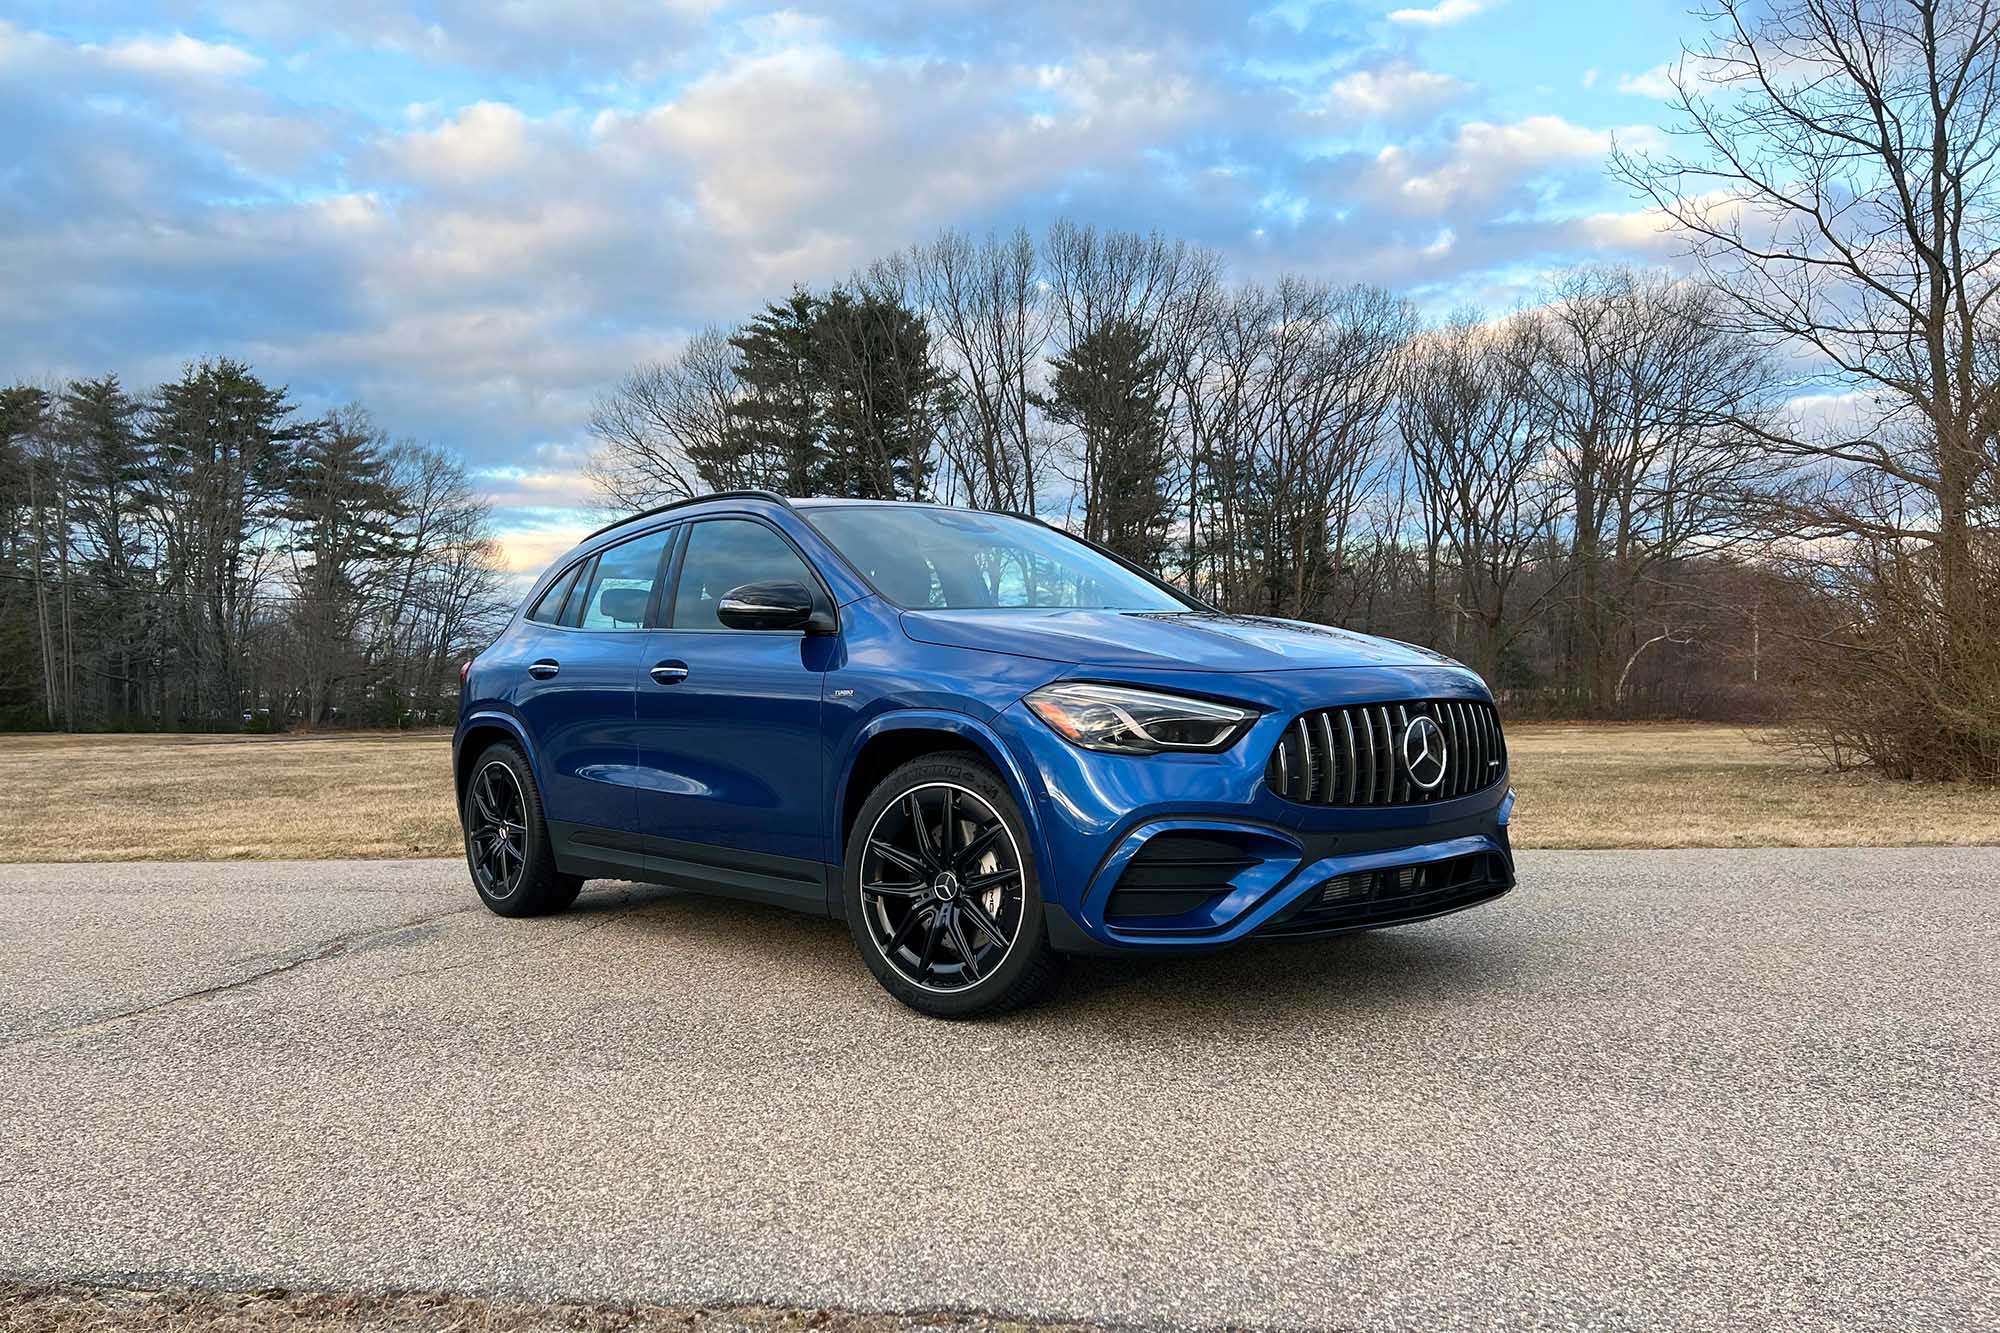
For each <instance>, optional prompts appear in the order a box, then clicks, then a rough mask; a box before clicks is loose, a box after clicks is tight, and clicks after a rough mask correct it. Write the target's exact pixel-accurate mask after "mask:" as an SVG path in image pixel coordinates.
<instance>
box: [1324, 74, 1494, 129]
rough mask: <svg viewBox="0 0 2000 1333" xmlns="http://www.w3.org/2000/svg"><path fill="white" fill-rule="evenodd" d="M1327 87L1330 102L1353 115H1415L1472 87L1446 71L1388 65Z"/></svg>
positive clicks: (1350, 76) (1466, 91)
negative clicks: (1438, 71)
mask: <svg viewBox="0 0 2000 1333" xmlns="http://www.w3.org/2000/svg"><path fill="white" fill-rule="evenodd" d="M1327 91H1328V100H1329V102H1330V103H1331V104H1332V105H1335V106H1338V107H1341V108H1343V109H1344V110H1347V111H1350V112H1353V113H1355V114H1357V115H1364V116H1377V117H1393V116H1405V117H1415V116H1421V115H1425V114H1428V113H1429V112H1432V111H1435V110H1436V109H1437V108H1439V107H1441V106H1444V105H1445V104H1447V103H1450V102H1453V101H1456V100H1458V99H1459V98H1461V97H1464V96H1466V95H1467V94H1468V93H1470V92H1471V91H1472V89H1471V86H1470V85H1469V84H1467V83H1465V82H1463V81H1462V80H1459V79H1455V78H1453V77H1451V76H1450V75H1449V74H1439V73H1437V72H1435V71H1433V70H1427V69H1417V68H1415V67H1413V66H1410V65H1389V66H1384V67H1383V68H1381V69H1363V70H1356V71H1355V72H1354V73H1352V74H1347V75H1344V76H1342V77H1341V78H1338V79H1336V80H1334V82H1333V85H1332V87H1330V88H1329V89H1328V90H1327Z"/></svg>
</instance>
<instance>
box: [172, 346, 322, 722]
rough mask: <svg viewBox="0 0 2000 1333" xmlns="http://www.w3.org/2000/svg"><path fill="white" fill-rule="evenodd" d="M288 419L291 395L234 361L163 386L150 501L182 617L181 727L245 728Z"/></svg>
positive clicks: (175, 628)
mask: <svg viewBox="0 0 2000 1333" xmlns="http://www.w3.org/2000/svg"><path fill="white" fill-rule="evenodd" d="M291 415H292V406H291V403H290V402H289V401H287V399H286V397H285V391H284V390H283V389H274V388H272V387H270V386H269V385H267V384H265V383H264V382H263V381H262V380H260V379H258V378H257V377H256V376H255V375H254V374H252V373H251V371H250V368H249V367H248V366H246V365H243V364H242V363H241V362H237V361H231V360H227V359H224V360H219V361H212V362H210V361H205V362H202V363H201V364H199V365H192V366H189V367H188V368H187V369H186V370H185V371H183V372H182V374H181V377H180V379H178V380H176V381H174V382H173V383H171V384H165V385H162V386H160V390H159V394H158V397H157V400H156V402H155V404H154V407H153V412H152V421H151V428H150V432H149V443H150V445H151V447H152V452H153V459H152V467H151V468H150V470H149V471H150V475H149V477H148V481H147V503H148V505H149V507H150V508H151V509H152V510H153V512H154V513H155V514H156V515H157V517H158V519H159V521H160V524H161V528H162V538H163V540H162V546H163V550H162V551H161V566H162V576H163V583H164V584H165V586H166V587H167V588H168V589H169V590H170V592H171V593H172V594H173V595H172V597H171V598H170V602H171V608H172V611H173V614H174V617H175V620H174V624H173V625H172V627H171V633H170V634H169V636H168V637H169V641H170V645H171V649H172V653H173V657H174V658H175V661H174V662H173V664H172V665H171V666H170V668H169V670H168V671H167V673H166V677H167V679H168V680H169V681H171V682H172V683H173V684H174V685H175V686H176V687H177V694H176V696H175V697H174V698H173V700H172V702H171V704H170V706H169V707H167V708H166V709H165V712H166V714H167V716H168V717H169V718H170V719H172V720H173V721H175V722H177V723H179V724H181V725H187V724H194V725H203V726H214V725H217V724H225V725H232V726H233V725H235V724H236V722H237V714H238V710H239V709H240V708H241V707H242V705H243V694H244V689H245V686H246V685H247V683H248V673H247V669H246V663H247V658H246V654H245V651H244V646H245V643H246V641H247V640H248V638H249V634H250V629H251V622H252V618H253V616H254V615H255V613H256V609H257V593H258V589H259V586H260V584H261V582H262V579H263V577H264V575H265V573H266V572H267V569H268V566H269V563H270V559H271V557H272V555H273V554H275V552H274V547H275V545H276V543H275V541H274V535H275V534H274V529H275V525H276V523H277V521H278V516H279V512H280V507H281V502H282V500H283V497H284V491H285V480H286V477H287V472H288V464H289V462H290V457H291V451H292V447H293V445H294V444H295V443H296V442H297V440H298V438H299V435H300V433H301V429H302V428H301V426H300V425H299V424H298V423H296V422H294V421H292V420H291Z"/></svg>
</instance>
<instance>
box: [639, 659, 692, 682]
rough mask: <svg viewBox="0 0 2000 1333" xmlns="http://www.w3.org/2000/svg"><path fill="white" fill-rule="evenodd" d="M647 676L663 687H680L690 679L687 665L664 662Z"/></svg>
mask: <svg viewBox="0 0 2000 1333" xmlns="http://www.w3.org/2000/svg"><path fill="white" fill-rule="evenodd" d="M646 674H647V675H649V676H651V677H652V678H653V679H654V680H657V681H658V682H660V684H662V685H678V684H680V683H681V682H682V681H684V680H686V679H687V678H688V669H687V663H685V662H662V663H660V664H659V665H658V666H656V667H654V668H653V669H652V670H651V671H648V672H647V673H646Z"/></svg>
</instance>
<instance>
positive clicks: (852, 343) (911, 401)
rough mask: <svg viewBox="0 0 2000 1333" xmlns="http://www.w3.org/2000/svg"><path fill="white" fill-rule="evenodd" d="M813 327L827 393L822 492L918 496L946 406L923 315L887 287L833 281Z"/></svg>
mask: <svg viewBox="0 0 2000 1333" xmlns="http://www.w3.org/2000/svg"><path fill="white" fill-rule="evenodd" d="M814 332H815V337H814V344H815V346H816V348H817V350H818V354H819V355H818V359H819V365H820V371H821V375H822V378H823V381H824V393H825V409H824V413H823V416H824V422H825V436H824V442H823V451H822V461H821V466H820V470H819V476H818V478H817V480H818V482H819V484H820V486H821V487H822V493H823V494H827V495H844V496H851V497H854V498H856V499H870V500H892V499H915V498H917V497H918V496H920V495H921V494H923V491H924V482H925V472H926V470H927V464H928V461H929V457H930V453H931V450H932V447H933V445H934V443H935V441H936V438H937V432H938V425H939V422H940V421H941V419H942V418H943V416H944V414H945V413H946V412H947V411H948V410H949V409H950V406H951V394H950V382H949V381H948V380H947V379H946V377H945V375H944V373H943V372H942V371H941V370H939V369H938V367H937V365H936V363H935V362H934V361H933V360H932V359H931V347H930V333H929V331H928V330H927V329H926V328H925V327H924V322H923V320H922V318H921V317H920V316H918V314H917V313H916V312H915V311H913V310H911V309H910V308H909V307H908V306H905V305H904V304H902V303H901V302H900V301H897V300H895V299H894V298H892V297H889V296H885V295H881V294H878V293H874V292H865V293H862V294H860V295H856V294H855V293H853V292H850V291H848V290H846V289H844V288H835V289H834V290H833V291H832V292H831V293H829V294H828V296H827V298H826V300H824V301H823V302H821V303H820V306H819V309H818V311H817V314H816V317H815V320H814Z"/></svg>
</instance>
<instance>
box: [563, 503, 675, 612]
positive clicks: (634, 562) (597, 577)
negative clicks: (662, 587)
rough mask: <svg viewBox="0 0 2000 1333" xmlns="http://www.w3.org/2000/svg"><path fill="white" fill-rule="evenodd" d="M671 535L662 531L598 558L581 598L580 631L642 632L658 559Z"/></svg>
mask: <svg viewBox="0 0 2000 1333" xmlns="http://www.w3.org/2000/svg"><path fill="white" fill-rule="evenodd" d="M672 535H673V529H672V528H661V529H660V530H659V531H658V532H649V533H647V534H646V535H645V536H643V537H635V538H633V539H632V540H631V541H629V542H621V543H620V544H618V545H617V546H613V547H609V548H608V549H606V550H605V551H603V552H602V553H600V554H599V555H598V557H597V568H596V570H595V571H594V572H593V573H592V574H591V576H590V588H589V591H588V592H587V593H585V594H584V599H583V617H582V620H581V622H580V625H581V627H582V628H583V629H596V630H608V629H643V628H645V624H646V611H647V608H648V607H650V606H651V605H652V602H653V585H654V584H655V583H656V582H658V581H659V576H660V557H661V556H662V555H664V554H665V553H666V549H667V541H668V539H669V538H670V537H672Z"/></svg>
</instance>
